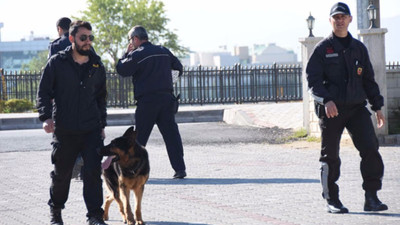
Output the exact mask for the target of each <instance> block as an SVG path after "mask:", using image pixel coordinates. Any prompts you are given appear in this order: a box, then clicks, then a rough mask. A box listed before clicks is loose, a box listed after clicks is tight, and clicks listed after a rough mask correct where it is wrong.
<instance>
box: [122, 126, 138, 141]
mask: <svg viewBox="0 0 400 225" xmlns="http://www.w3.org/2000/svg"><path fill="white" fill-rule="evenodd" d="M123 137H125V138H127V139H128V140H129V141H130V142H131V144H132V145H133V144H134V141H135V139H136V131H135V130H134V127H133V126H131V127H129V128H128V129H127V130H126V131H125V133H124V135H123Z"/></svg>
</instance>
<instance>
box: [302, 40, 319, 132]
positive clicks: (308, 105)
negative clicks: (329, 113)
mask: <svg viewBox="0 0 400 225" xmlns="http://www.w3.org/2000/svg"><path fill="white" fill-rule="evenodd" d="M322 39H323V37H307V38H300V39H299V42H300V43H301V59H302V62H303V65H302V69H303V71H302V82H303V126H304V128H305V129H306V130H307V133H308V134H309V135H310V136H316V137H319V136H321V133H320V131H319V126H318V118H317V117H316V116H315V113H314V99H313V98H312V97H311V95H310V93H309V92H308V82H307V75H306V67H307V63H308V59H309V58H310V56H311V54H312V52H313V50H314V47H315V45H316V44H317V43H318V42H320V41H321V40H322Z"/></svg>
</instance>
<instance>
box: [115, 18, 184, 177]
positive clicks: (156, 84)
mask: <svg viewBox="0 0 400 225" xmlns="http://www.w3.org/2000/svg"><path fill="white" fill-rule="evenodd" d="M128 39H129V44H128V47H127V50H126V53H125V54H124V56H123V57H122V58H121V59H119V60H118V64H117V66H116V69H117V72H118V74H119V75H121V76H123V77H128V76H132V81H133V86H134V95H135V100H136V101H137V104H136V106H137V107H136V113H135V121H136V129H137V131H138V135H137V141H138V142H139V143H140V144H142V145H143V146H146V144H147V141H148V139H149V136H150V133H151V131H152V129H153V127H154V124H157V126H158V128H159V130H160V132H161V134H162V136H163V139H164V142H165V144H166V147H167V152H168V157H169V160H170V163H171V165H172V168H173V169H174V170H175V174H174V175H173V177H174V178H177V179H182V178H184V177H186V166H185V161H184V158H183V146H182V140H181V136H180V133H179V129H178V125H177V124H176V122H175V113H176V110H177V109H176V105H177V99H176V97H175V96H174V94H173V84H172V75H171V72H172V70H178V71H179V73H180V75H181V74H182V72H183V66H182V64H181V63H180V62H179V60H178V58H176V57H175V56H174V55H173V54H172V53H171V52H170V51H169V50H168V49H167V48H165V47H162V46H156V45H153V44H152V43H151V42H150V41H148V35H147V31H146V30H145V28H144V27H142V26H134V27H133V28H132V29H131V30H130V31H129V32H128Z"/></svg>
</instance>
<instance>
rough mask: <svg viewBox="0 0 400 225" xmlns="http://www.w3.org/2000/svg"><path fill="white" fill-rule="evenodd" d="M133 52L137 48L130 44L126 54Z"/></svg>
mask: <svg viewBox="0 0 400 225" xmlns="http://www.w3.org/2000/svg"><path fill="white" fill-rule="evenodd" d="M133 50H135V46H133V44H131V43H129V44H128V47H127V48H126V53H129V52H131V51H133Z"/></svg>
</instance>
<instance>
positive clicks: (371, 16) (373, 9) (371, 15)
mask: <svg viewBox="0 0 400 225" xmlns="http://www.w3.org/2000/svg"><path fill="white" fill-rule="evenodd" d="M376 11H377V10H376V7H375V6H374V4H373V3H372V1H369V6H368V8H367V12H368V19H369V21H370V22H371V25H370V27H369V29H371V28H376V25H375V20H376Z"/></svg>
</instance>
